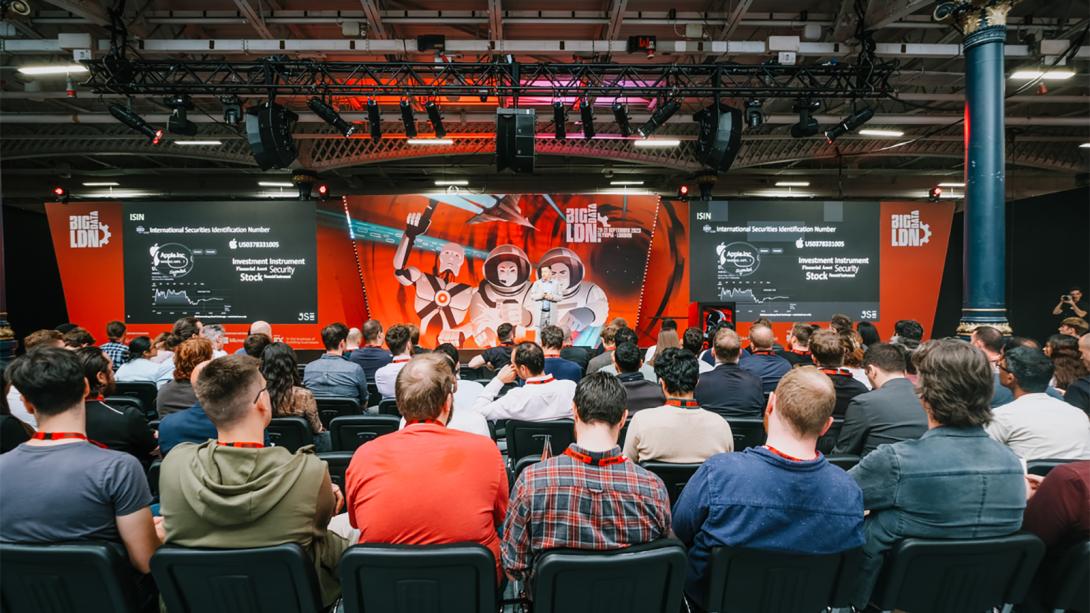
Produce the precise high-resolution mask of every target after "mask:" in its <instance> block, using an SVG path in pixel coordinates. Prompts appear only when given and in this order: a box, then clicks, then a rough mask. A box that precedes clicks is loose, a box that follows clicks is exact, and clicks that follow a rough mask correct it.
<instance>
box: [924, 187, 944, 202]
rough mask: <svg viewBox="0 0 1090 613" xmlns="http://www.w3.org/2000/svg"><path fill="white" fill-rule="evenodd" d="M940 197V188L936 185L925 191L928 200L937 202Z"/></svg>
mask: <svg viewBox="0 0 1090 613" xmlns="http://www.w3.org/2000/svg"><path fill="white" fill-rule="evenodd" d="M940 198H942V188H941V187H939V186H938V185H936V186H934V187H932V188H931V190H930V191H929V192H927V201H928V202H938V201H939V199H940Z"/></svg>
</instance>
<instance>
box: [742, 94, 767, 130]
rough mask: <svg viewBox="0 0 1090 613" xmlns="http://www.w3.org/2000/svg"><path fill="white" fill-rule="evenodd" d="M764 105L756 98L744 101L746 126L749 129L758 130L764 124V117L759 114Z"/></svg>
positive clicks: (762, 114)
mask: <svg viewBox="0 0 1090 613" xmlns="http://www.w3.org/2000/svg"><path fill="white" fill-rule="evenodd" d="M763 104H764V103H763V102H762V101H760V100H758V99H757V98H750V99H749V100H746V110H745V113H746V125H748V126H749V127H750V128H759V127H761V124H763V123H764V122H765V115H764V113H763V112H761V106H762V105H763Z"/></svg>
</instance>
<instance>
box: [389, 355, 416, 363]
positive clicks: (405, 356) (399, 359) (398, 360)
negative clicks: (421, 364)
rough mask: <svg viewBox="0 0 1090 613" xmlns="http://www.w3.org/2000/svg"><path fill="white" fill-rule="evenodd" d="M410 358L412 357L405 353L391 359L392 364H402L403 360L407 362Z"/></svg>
mask: <svg viewBox="0 0 1090 613" xmlns="http://www.w3.org/2000/svg"><path fill="white" fill-rule="evenodd" d="M411 359H412V358H411V357H409V356H407V355H399V356H397V357H396V358H394V359H393V362H394V364H404V363H405V362H408V361H409V360H411Z"/></svg>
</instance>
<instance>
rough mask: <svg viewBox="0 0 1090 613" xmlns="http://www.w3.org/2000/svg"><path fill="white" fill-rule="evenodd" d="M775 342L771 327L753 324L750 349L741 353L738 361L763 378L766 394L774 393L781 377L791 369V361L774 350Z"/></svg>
mask: <svg viewBox="0 0 1090 613" xmlns="http://www.w3.org/2000/svg"><path fill="white" fill-rule="evenodd" d="M775 342H776V337H775V336H774V335H773V334H772V328H771V327H769V326H766V325H764V324H753V327H751V328H750V329H749V351H748V352H745V353H743V354H742V355H741V360H740V362H739V363H738V366H740V367H741V368H742V370H748V371H749V372H751V373H753V374H755V375H757V377H759V378H760V379H761V391H762V392H763V393H765V394H770V393H772V390H774V389H776V385H777V384H778V383H779V382H780V377H782V376H784V375H786V374H787V371H789V370H791V362H788V361H787V360H785V359H783V358H781V357H780V356H778V355H776V353H775V352H774V351H773V350H772V345H773V344H774V343H775Z"/></svg>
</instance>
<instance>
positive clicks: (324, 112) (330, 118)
mask: <svg viewBox="0 0 1090 613" xmlns="http://www.w3.org/2000/svg"><path fill="white" fill-rule="evenodd" d="M307 106H308V107H309V108H310V110H311V111H313V112H314V114H315V115H317V116H318V117H321V118H322V121H324V122H326V123H328V124H329V125H331V126H333V129H335V130H336V131H337V132H339V133H340V134H341V136H344V137H345V138H348V137H350V136H352V134H354V133H355V132H356V126H355V125H353V124H350V123H348V122H347V121H345V120H344V118H343V117H341V114H340V113H338V112H337V109H335V108H333V107H332V106H330V105H329V104H327V103H326V102H325V100H322V99H321V98H319V97H317V96H314V97H313V98H311V99H310V100H308V101H307Z"/></svg>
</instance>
